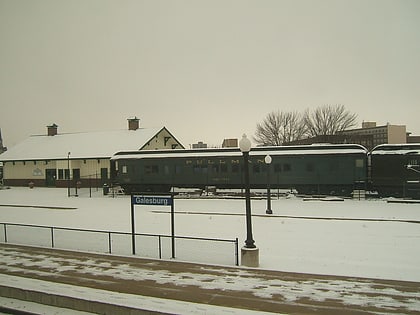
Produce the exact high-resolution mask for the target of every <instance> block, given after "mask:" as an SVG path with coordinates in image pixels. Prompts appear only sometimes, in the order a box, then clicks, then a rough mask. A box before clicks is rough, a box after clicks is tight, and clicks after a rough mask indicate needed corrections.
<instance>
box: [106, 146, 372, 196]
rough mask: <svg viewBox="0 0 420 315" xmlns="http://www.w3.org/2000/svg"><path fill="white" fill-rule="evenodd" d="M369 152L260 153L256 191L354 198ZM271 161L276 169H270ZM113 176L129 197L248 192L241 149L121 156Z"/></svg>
mask: <svg viewBox="0 0 420 315" xmlns="http://www.w3.org/2000/svg"><path fill="white" fill-rule="evenodd" d="M366 153H367V152H366V149H365V148H363V147H361V146H359V145H311V146H290V147H257V148H253V149H252V150H251V152H250V156H249V162H250V163H249V167H250V185H251V188H253V189H257V188H265V187H266V186H267V182H268V180H270V185H271V187H272V188H286V189H295V190H297V191H298V192H299V193H305V194H333V195H334V194H335V195H349V194H350V193H351V192H352V190H353V189H354V188H355V185H360V184H362V185H363V184H364V183H365V181H366V175H367V154H366ZM267 155H270V156H271V158H272V162H271V164H266V163H265V157H266V156H267ZM111 161H112V163H111V164H112V168H113V170H112V174H113V177H114V180H115V181H116V182H118V183H119V184H120V185H121V186H122V187H123V188H124V190H125V191H126V192H128V193H130V192H134V191H137V192H139V191H162V192H163V191H169V190H170V189H171V187H184V188H202V189H204V188H205V187H206V186H214V187H216V188H219V189H241V188H243V187H244V182H243V181H244V180H243V178H244V173H243V165H244V163H243V156H242V154H241V152H240V151H239V149H237V148H234V149H205V150H171V151H135V152H119V153H117V154H116V155H115V156H114V157H113V158H112V160H111Z"/></svg>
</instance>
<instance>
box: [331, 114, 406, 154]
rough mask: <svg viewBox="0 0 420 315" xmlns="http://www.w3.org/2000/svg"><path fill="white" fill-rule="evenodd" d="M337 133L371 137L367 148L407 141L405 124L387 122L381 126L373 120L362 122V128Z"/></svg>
mask: <svg viewBox="0 0 420 315" xmlns="http://www.w3.org/2000/svg"><path fill="white" fill-rule="evenodd" d="M338 134H339V135H346V136H370V137H371V138H372V145H371V146H367V147H368V149H372V148H373V147H375V146H377V145H379V144H386V143H389V144H395V143H406V142H407V131H406V126H405V125H391V124H389V123H388V124H386V125H383V126H377V125H376V122H374V121H367V122H363V123H362V128H358V129H351V130H343V131H340V132H339V133H338ZM362 144H364V143H362ZM364 145H366V144H364Z"/></svg>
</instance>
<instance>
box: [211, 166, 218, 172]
mask: <svg viewBox="0 0 420 315" xmlns="http://www.w3.org/2000/svg"><path fill="white" fill-rule="evenodd" d="M211 171H212V172H214V173H219V165H214V164H213V165H211Z"/></svg>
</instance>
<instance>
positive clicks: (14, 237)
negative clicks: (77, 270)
mask: <svg viewBox="0 0 420 315" xmlns="http://www.w3.org/2000/svg"><path fill="white" fill-rule="evenodd" d="M0 229H1V231H0V242H3V243H12V244H20V245H32V246H41V247H50V248H58V249H69V250H80V251H88V252H97V253H109V254H116V255H127V256H128V255H132V234H131V233H129V232H115V231H101V230H86V229H76V228H64V227H54V226H42V225H30V224H16V223H0ZM173 239H174V242H173ZM135 244H136V246H137V250H136V256H139V257H147V258H155V259H170V258H172V254H173V248H172V245H173V244H175V249H176V250H175V253H176V255H175V257H176V259H179V260H183V261H189V262H198V263H212V264H224V265H231V264H235V265H236V266H238V265H239V253H238V239H237V238H236V239H234V240H229V239H216V238H200V237H188V236H174V237H172V236H170V235H159V234H141V233H136V234H135Z"/></svg>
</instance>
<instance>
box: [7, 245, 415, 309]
mask: <svg viewBox="0 0 420 315" xmlns="http://www.w3.org/2000/svg"><path fill="white" fill-rule="evenodd" d="M0 261H1V262H2V264H1V265H0V296H3V297H6V298H13V299H18V300H22V301H26V302H32V303H37V304H42V305H49V306H53V307H60V308H67V309H71V310H77V311H80V312H90V313H101V314H263V313H264V312H271V313H277V314H338V313H339V314H366V313H386V314H401V313H404V314H418V313H419V310H420V290H419V288H420V283H418V282H405V281H390V280H378V279H364V278H353V277H336V276H324V275H311V274H298V273H286V272H277V271H267V270H260V269H256V268H240V267H227V266H214V265H200V264H190V263H182V262H174V261H163V260H158V261H157V260H148V259H139V258H133V257H118V256H110V255H106V254H104V255H98V254H90V253H81V252H72V251H63V250H55V249H54V250H53V249H46V248H36V247H24V246H15V245H9V244H1V245H0Z"/></svg>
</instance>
